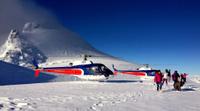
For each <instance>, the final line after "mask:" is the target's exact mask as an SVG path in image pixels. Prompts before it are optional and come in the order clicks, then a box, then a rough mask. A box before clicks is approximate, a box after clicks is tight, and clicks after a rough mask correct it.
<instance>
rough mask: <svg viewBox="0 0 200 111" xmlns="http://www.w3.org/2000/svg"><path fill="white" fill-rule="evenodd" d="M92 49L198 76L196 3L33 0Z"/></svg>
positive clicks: (198, 11)
mask: <svg viewBox="0 0 200 111" xmlns="http://www.w3.org/2000/svg"><path fill="white" fill-rule="evenodd" d="M36 1H37V4H38V5H40V6H42V7H44V8H47V9H50V10H51V11H52V12H53V13H54V14H55V15H56V16H57V17H58V19H59V21H60V22H61V23H62V24H63V25H65V26H66V27H67V28H69V29H71V30H72V31H74V32H76V33H78V34H80V35H81V36H82V37H83V38H84V39H86V40H87V41H88V42H89V43H91V44H92V45H93V46H94V47H96V48H97V49H99V50H101V51H103V52H106V53H108V54H111V55H113V56H117V57H121V58H123V59H126V60H128V61H130V62H137V63H141V64H142V63H149V64H152V66H153V67H156V68H161V69H164V68H171V69H172V70H175V69H177V70H180V71H181V72H188V73H192V74H200V70H199V67H200V50H199V49H200V43H199V42H200V1H198V0H196V1H194V0H136V1H134V0H36Z"/></svg>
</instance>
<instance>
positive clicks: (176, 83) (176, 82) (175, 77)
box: [172, 71, 181, 91]
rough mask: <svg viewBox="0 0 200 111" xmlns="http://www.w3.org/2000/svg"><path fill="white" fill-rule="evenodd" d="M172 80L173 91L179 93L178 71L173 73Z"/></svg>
mask: <svg viewBox="0 0 200 111" xmlns="http://www.w3.org/2000/svg"><path fill="white" fill-rule="evenodd" d="M172 79H173V81H174V85H173V86H174V89H176V90H178V91H180V90H181V82H180V75H179V73H178V71H174V74H173V75H172Z"/></svg>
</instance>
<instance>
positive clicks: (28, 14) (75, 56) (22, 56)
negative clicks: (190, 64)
mask: <svg viewBox="0 0 200 111" xmlns="http://www.w3.org/2000/svg"><path fill="white" fill-rule="evenodd" d="M30 4H31V5H30ZM11 7H12V8H11ZM0 9H1V10H0V13H1V14H0V24H1V26H0V33H1V34H0V59H1V60H2V61H0V110H3V111H7V110H14V111H19V110H23V111H55V110H56V111H79V110H81V111H108V110H109V111H123V110H124V111H133V110H134V111H146V110H153V111H160V110H162V111H174V110H177V111H198V110H199V108H200V103H199V99H200V96H199V94H200V84H199V83H200V82H199V81H200V77H199V76H195V77H190V78H189V79H188V81H187V83H186V85H185V86H184V87H183V88H182V91H180V92H179V91H174V90H173V88H172V83H170V85H169V86H164V89H163V92H157V91H156V88H155V85H154V83H153V82H152V80H145V81H141V80H140V79H139V78H137V77H134V76H130V75H117V76H113V77H111V78H110V79H109V80H106V81H105V80H104V81H81V80H80V79H79V78H77V77H74V76H66V75H55V74H47V73H41V74H40V76H39V77H38V78H35V77H34V71H33V70H31V69H30V67H29V66H30V65H31V62H32V60H33V59H37V61H38V62H39V63H41V64H40V66H41V67H52V66H56V67H58V66H68V65H69V64H70V63H74V64H78V63H80V62H83V56H82V55H85V54H86V55H91V57H89V58H88V61H92V62H94V63H103V64H105V65H106V66H107V67H108V68H110V69H111V70H112V64H114V65H115V67H116V68H117V69H121V70H123V69H125V70H128V69H137V68H139V67H141V66H139V65H137V64H134V63H129V62H127V61H124V60H121V59H119V58H115V57H112V56H110V55H108V54H105V53H103V52H100V51H98V50H97V49H95V48H94V47H92V46H91V45H90V44H89V43H87V42H86V41H85V40H83V39H82V38H81V37H80V36H79V35H78V34H75V33H74V32H72V31H70V30H68V29H66V28H65V27H63V26H62V25H61V24H60V23H58V21H57V20H56V19H55V18H54V16H53V15H52V14H51V13H49V12H48V10H45V9H43V8H41V7H39V6H37V5H36V4H34V2H33V1H31V0H29V1H26V2H24V1H23V0H15V1H13V0H1V1H0ZM15 15H16V16H15ZM12 29H16V30H17V31H16V30H12ZM10 30H11V33H10V34H9V31H10ZM102 44H103V43H102ZM3 61H5V62H8V63H5V62H3ZM10 63H12V64H10ZM86 63H88V62H86ZM17 65H20V66H17ZM21 66H25V67H29V68H25V67H21ZM33 83H34V84H33Z"/></svg>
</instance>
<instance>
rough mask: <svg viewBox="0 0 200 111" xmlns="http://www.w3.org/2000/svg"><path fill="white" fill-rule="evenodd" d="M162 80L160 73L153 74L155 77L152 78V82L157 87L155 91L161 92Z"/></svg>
mask: <svg viewBox="0 0 200 111" xmlns="http://www.w3.org/2000/svg"><path fill="white" fill-rule="evenodd" d="M162 78H163V75H162V73H161V71H160V70H159V71H156V74H155V77H154V82H155V83H156V85H157V91H160V90H162V84H163V82H162Z"/></svg>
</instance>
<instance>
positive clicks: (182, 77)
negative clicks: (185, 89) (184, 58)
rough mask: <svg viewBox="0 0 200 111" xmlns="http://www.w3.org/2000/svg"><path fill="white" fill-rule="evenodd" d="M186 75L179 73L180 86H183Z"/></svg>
mask: <svg viewBox="0 0 200 111" xmlns="http://www.w3.org/2000/svg"><path fill="white" fill-rule="evenodd" d="M186 76H187V74H186V73H184V74H181V86H183V85H184V84H185V82H186Z"/></svg>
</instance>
